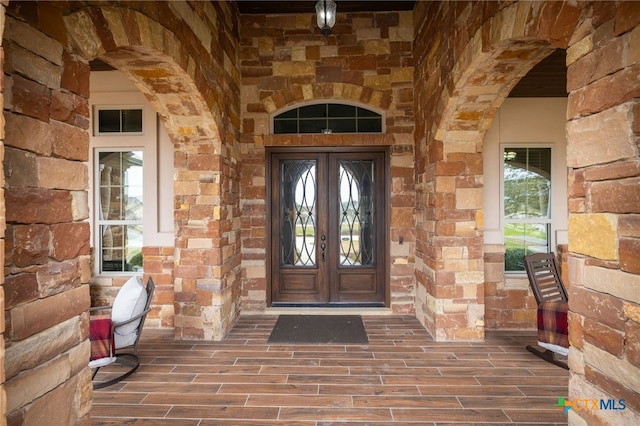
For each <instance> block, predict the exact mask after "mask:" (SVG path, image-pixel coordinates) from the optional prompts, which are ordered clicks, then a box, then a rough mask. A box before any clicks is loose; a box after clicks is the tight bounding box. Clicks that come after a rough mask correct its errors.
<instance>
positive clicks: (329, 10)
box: [316, 0, 337, 37]
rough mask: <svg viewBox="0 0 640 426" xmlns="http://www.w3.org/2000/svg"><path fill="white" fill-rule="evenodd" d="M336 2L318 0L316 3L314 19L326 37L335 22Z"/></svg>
mask: <svg viewBox="0 0 640 426" xmlns="http://www.w3.org/2000/svg"><path fill="white" fill-rule="evenodd" d="M336 7H337V6H336V2H335V1H333V0H318V2H317V3H316V20H317V22H318V27H319V28H320V33H322V35H323V36H325V37H327V36H329V34H331V29H332V28H333V26H334V25H335V24H336Z"/></svg>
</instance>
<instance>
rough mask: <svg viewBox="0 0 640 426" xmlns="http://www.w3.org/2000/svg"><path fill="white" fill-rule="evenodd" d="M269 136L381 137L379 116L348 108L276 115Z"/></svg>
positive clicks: (328, 105) (312, 108)
mask: <svg viewBox="0 0 640 426" xmlns="http://www.w3.org/2000/svg"><path fill="white" fill-rule="evenodd" d="M273 133H274V134H276V135H278V134H287V133H289V134H290V133H382V115H380V114H378V113H377V112H375V111H371V110H368V109H365V108H361V107H359V106H355V105H348V104H338V103H321V104H313V105H305V106H301V107H298V108H294V109H290V110H288V111H285V112H283V113H281V114H278V115H276V116H275V117H274V118H273Z"/></svg>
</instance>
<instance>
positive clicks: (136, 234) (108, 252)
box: [96, 151, 143, 272]
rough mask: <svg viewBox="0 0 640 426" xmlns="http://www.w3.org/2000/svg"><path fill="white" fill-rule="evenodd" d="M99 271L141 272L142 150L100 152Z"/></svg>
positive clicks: (98, 209) (98, 201) (98, 207)
mask: <svg viewBox="0 0 640 426" xmlns="http://www.w3.org/2000/svg"><path fill="white" fill-rule="evenodd" d="M98 167H99V175H98V185H99V191H98V193H99V197H98V200H97V203H98V206H97V209H96V210H97V212H98V215H99V217H98V220H97V222H98V223H97V225H98V226H97V228H98V230H99V235H100V237H99V248H100V250H99V253H100V255H99V256H100V259H99V260H100V272H128V271H142V201H143V198H142V195H143V194H142V188H143V186H142V151H101V152H99V153H98Z"/></svg>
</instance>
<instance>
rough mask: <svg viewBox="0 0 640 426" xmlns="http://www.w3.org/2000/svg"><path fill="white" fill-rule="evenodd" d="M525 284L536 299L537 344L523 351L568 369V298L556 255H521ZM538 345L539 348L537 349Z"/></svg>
mask: <svg viewBox="0 0 640 426" xmlns="http://www.w3.org/2000/svg"><path fill="white" fill-rule="evenodd" d="M524 265H525V269H526V271H527V277H528V278H529V284H530V285H531V289H532V290H533V294H534V296H535V298H536V302H538V310H537V325H538V344H537V347H536V346H527V350H528V351H529V352H531V353H533V354H534V355H537V356H538V357H540V358H542V359H544V360H545V361H547V362H550V363H552V364H555V365H558V366H560V367H562V368H564V369H567V370H568V369H569V367H568V365H567V362H566V357H567V355H568V354H569V325H568V318H567V311H568V305H569V303H568V302H569V298H568V296H567V291H566V289H565V287H564V284H563V283H562V277H561V276H560V272H559V270H558V265H557V263H556V257H555V254H554V253H553V252H551V253H536V254H532V255H528V256H524ZM539 348H542V350H541V349H539Z"/></svg>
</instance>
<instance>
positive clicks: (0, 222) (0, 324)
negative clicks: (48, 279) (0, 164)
mask: <svg viewBox="0 0 640 426" xmlns="http://www.w3.org/2000/svg"><path fill="white" fill-rule="evenodd" d="M4 23H5V5H4V4H0V34H4ZM3 46H4V45H3ZM3 46H0V58H2V60H1V61H0V68H2V69H3V70H4V47H3ZM5 84H6V83H5V80H4V73H2V77H0V95H4V90H5ZM0 105H1V106H2V107H3V108H2V109H4V96H1V97H0ZM0 126H1V127H0V158H4V124H0ZM0 182H1V183H2V185H1V188H2V189H0V230H1V232H0V258H1V259H2V265H4V250H5V233H6V216H5V202H4V198H5V197H4V174H3V175H1V176H0ZM4 282H5V280H4V274H3V275H2V278H0V423H2V422H4V420H3V419H6V418H7V393H6V392H5V381H6V368H5V358H6V350H5V336H4V334H5V286H4Z"/></svg>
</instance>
